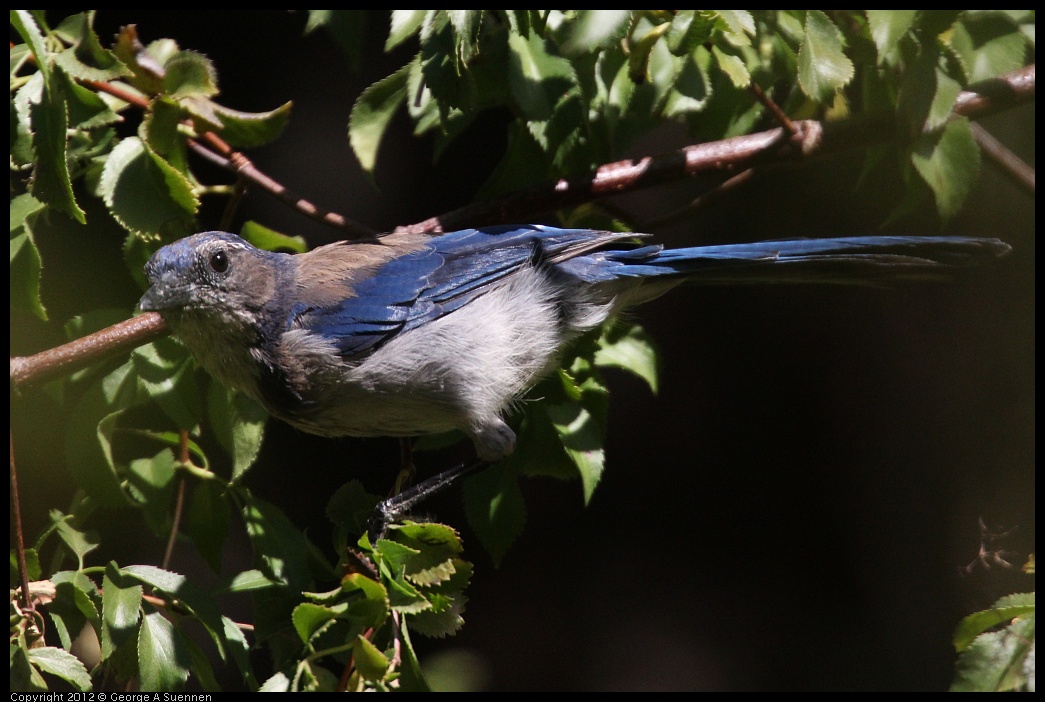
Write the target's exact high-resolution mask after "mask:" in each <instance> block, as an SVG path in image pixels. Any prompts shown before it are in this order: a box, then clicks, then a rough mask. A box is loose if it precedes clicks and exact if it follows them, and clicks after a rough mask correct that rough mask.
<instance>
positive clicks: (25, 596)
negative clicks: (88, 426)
mask: <svg viewBox="0 0 1045 702" xmlns="http://www.w3.org/2000/svg"><path fill="white" fill-rule="evenodd" d="M7 430H8V436H9V438H10V441H11V517H12V518H13V519H14V523H15V551H16V553H17V554H18V579H19V581H20V582H21V585H22V611H23V612H26V613H27V614H32V611H33V609H34V604H33V600H32V599H31V598H30V597H29V570H28V568H27V566H26V564H25V534H24V533H23V532H22V500H21V498H20V497H19V495H18V470H17V469H16V468H15V435H14V431H13V430H12V429H11V427H10V426H8V428H7Z"/></svg>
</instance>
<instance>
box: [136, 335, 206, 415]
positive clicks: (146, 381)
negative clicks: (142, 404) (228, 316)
mask: <svg viewBox="0 0 1045 702" xmlns="http://www.w3.org/2000/svg"><path fill="white" fill-rule="evenodd" d="M131 361H132V362H133V364H134V370H135V372H136V373H137V374H138V378H139V379H140V380H141V383H142V386H143V387H144V389H145V391H146V392H147V393H148V396H149V398H151V399H152V400H154V401H155V402H156V404H158V405H159V406H160V407H161V408H162V409H163V411H164V413H165V414H166V415H167V416H168V417H170V418H171V420H172V421H173V422H174V423H175V425H176V426H177V427H178V428H179V429H192V428H193V427H195V426H196V425H197V424H199V422H200V416H201V406H200V396H199V389H198V388H197V386H196V376H195V369H196V363H195V361H193V360H192V357H191V356H190V355H189V352H188V351H187V350H186V349H185V347H184V346H182V345H181V344H178V343H177V342H175V341H174V340H172V339H170V338H165V339H158V340H156V341H154V342H152V343H150V344H145V345H143V346H139V347H138V348H136V349H134V351H132V352H131Z"/></svg>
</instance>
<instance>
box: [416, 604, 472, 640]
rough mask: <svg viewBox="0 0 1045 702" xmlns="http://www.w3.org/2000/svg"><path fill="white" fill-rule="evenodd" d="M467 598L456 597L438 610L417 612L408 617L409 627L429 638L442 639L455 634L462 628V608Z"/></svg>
mask: <svg viewBox="0 0 1045 702" xmlns="http://www.w3.org/2000/svg"><path fill="white" fill-rule="evenodd" d="M467 600H468V598H466V597H465V596H464V595H458V596H457V597H455V598H454V599H453V600H448V601H446V603H445V605H444V606H441V607H439V609H438V610H436V609H431V610H425V611H424V612H419V613H417V614H415V615H413V616H411V617H410V626H411V628H412V629H413V630H414V631H415V632H417V633H418V634H422V635H424V636H428V637H430V638H443V637H445V636H452V635H453V634H456V633H457V632H458V630H460V628H461V627H462V626H464V617H463V616H462V615H463V614H464V608H465V604H466V603H467Z"/></svg>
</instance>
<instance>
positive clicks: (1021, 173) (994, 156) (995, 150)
mask: <svg viewBox="0 0 1045 702" xmlns="http://www.w3.org/2000/svg"><path fill="white" fill-rule="evenodd" d="M970 124H971V125H972V136H973V138H974V139H976V143H977V144H979V145H980V151H982V152H983V153H984V155H986V156H987V158H989V159H990V160H991V161H993V162H994V163H995V164H996V165H997V166H998V167H999V168H1000V169H1001V171H1002V173H1004V174H1005V175H1007V176H1009V177H1010V178H1012V180H1013V181H1014V182H1015V183H1016V184H1017V185H1020V186H1022V187H1023V188H1024V189H1025V190H1026V191H1027V192H1028V193H1030V194H1031V195H1033V194H1034V169H1033V168H1031V167H1030V165H1028V164H1027V163H1025V162H1024V161H1023V159H1021V158H1020V157H1019V156H1017V155H1016V154H1014V153H1013V152H1012V151H1010V150H1009V147H1007V146H1005V144H1003V143H1001V142H1000V141H998V139H997V137H995V136H994V135H993V134H991V133H990V132H988V131H987V130H986V129H984V128H983V125H981V124H978V123H976V122H971V123H970Z"/></svg>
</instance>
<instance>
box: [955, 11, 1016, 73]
mask: <svg viewBox="0 0 1045 702" xmlns="http://www.w3.org/2000/svg"><path fill="white" fill-rule="evenodd" d="M949 43H950V45H951V46H952V47H953V48H954V49H955V50H956V51H957V52H958V54H959V55H960V56H961V58H962V62H963V63H964V64H965V67H966V72H967V74H968V80H969V81H970V82H977V81H983V80H988V79H990V78H995V77H997V76H999V75H1001V74H1002V73H1007V72H1009V71H1014V70H1016V69H1017V68H1022V67H1023V65H1024V64H1025V62H1026V60H1027V58H1026V57H1027V48H1028V42H1027V39H1026V37H1024V36H1023V34H1022V32H1020V29H1019V27H1017V26H1016V25H1014V24H1013V23H1012V22H1011V21H1010V20H1009V19H1008V18H1007V17H1005V16H1003V15H1001V14H1000V13H999V14H976V15H974V16H964V17H962V19H961V21H959V22H957V23H955V25H954V29H953V31H952V32H951V34H950V37H949Z"/></svg>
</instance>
